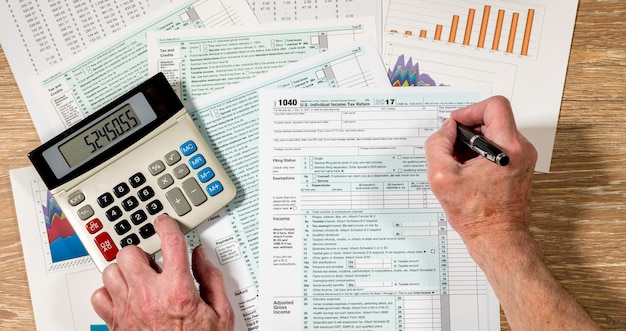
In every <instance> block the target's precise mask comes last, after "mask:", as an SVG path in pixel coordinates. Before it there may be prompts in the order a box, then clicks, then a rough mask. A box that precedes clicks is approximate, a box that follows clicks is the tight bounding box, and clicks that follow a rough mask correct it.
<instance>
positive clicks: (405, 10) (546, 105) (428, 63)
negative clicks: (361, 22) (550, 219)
mask: <svg viewBox="0 0 626 331" xmlns="http://www.w3.org/2000/svg"><path fill="white" fill-rule="evenodd" d="M388 3H389V5H388V7H387V8H385V9H386V10H385V11H386V15H385V23H384V30H383V51H382V53H381V56H382V58H383V62H384V63H385V66H386V67H387V68H388V70H390V73H389V75H390V77H392V76H393V75H394V72H395V74H396V76H395V77H392V78H391V79H392V81H393V82H395V83H397V84H399V85H402V84H403V83H408V82H409V81H411V80H413V81H414V82H415V81H420V80H421V83H419V84H420V85H431V84H436V85H442V84H443V85H453V86H477V85H484V84H488V85H489V86H491V87H492V91H493V93H494V94H501V95H504V96H506V97H508V98H509V99H510V100H511V102H512V106H513V110H514V113H515V119H516V122H517V125H518V126H519V128H520V131H521V132H522V133H523V134H524V135H525V136H526V137H527V138H528V139H529V140H530V141H531V142H532V143H533V144H534V145H535V147H536V148H537V150H538V153H539V160H538V161H537V165H536V167H535V170H536V171H539V172H549V170H550V161H551V158H552V149H553V145H554V137H555V134H556V126H557V122H558V116H559V111H560V108H561V106H560V105H561V97H562V94H563V86H564V83H565V74H566V69H567V62H568V58H569V51H570V46H571V40H572V33H573V29H574V21H575V17H576V9H577V6H578V1H576V0H574V1H569V0H557V1H547V2H546V1H536V0H522V1H496V0H485V1H482V2H480V3H477V2H475V1H469V0H442V1H437V2H433V1H426V0H389V1H388ZM500 15H501V17H502V20H501V22H500V23H499V16H500ZM514 18H515V27H513V26H512V23H513V21H514ZM529 18H530V19H529ZM455 20H456V23H454V21H455ZM468 22H470V24H469V25H468ZM455 25H456V30H454V29H453V28H452V27H453V26H455ZM438 29H441V32H440V33H439V36H438V35H437V30H438ZM452 31H456V33H455V34H454V33H451V32H452ZM511 32H514V33H511ZM422 33H424V34H425V35H424V36H423V37H420V35H421V34H422ZM452 35H454V38H452ZM496 36H499V39H498V38H496ZM526 37H527V38H526ZM494 40H498V41H499V42H496V43H494ZM524 45H527V47H524ZM509 47H510V49H509Z"/></svg>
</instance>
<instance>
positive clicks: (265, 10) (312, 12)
mask: <svg viewBox="0 0 626 331" xmlns="http://www.w3.org/2000/svg"><path fill="white" fill-rule="evenodd" d="M383 2H384V1H383V0H358V1H355V0H336V1H321V0H314V1H312V0H292V1H288V2H287V1H285V2H283V3H281V4H283V5H282V6H281V5H278V6H277V5H276V2H273V3H272V2H270V1H256V0H248V4H249V5H250V7H251V8H252V11H253V12H254V14H255V15H256V17H257V19H258V20H259V22H261V23H263V24H265V23H271V22H292V21H300V22H301V21H317V20H326V19H344V18H353V17H367V16H374V17H376V26H377V28H376V36H377V37H376V40H377V41H378V42H379V43H380V40H381V33H382V26H383V8H384V6H383ZM378 45H379V46H380V44H378Z"/></svg>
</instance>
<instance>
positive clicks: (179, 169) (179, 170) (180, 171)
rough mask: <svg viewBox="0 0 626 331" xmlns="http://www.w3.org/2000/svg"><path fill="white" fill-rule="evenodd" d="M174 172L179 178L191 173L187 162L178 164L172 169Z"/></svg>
mask: <svg viewBox="0 0 626 331" xmlns="http://www.w3.org/2000/svg"><path fill="white" fill-rule="evenodd" d="M172 173H173V174H174V177H176V178H178V179H181V178H184V177H185V176H187V175H189V167H188V166H187V165H186V164H181V165H178V166H176V168H174V169H173V170H172Z"/></svg>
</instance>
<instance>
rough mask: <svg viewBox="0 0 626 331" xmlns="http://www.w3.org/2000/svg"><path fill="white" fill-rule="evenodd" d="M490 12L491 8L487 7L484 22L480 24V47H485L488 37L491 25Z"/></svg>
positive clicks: (484, 12)
mask: <svg viewBox="0 0 626 331" xmlns="http://www.w3.org/2000/svg"><path fill="white" fill-rule="evenodd" d="M489 12H491V6H485V10H484V11H483V21H482V23H481V24H480V35H479V36H478V47H480V48H483V47H485V36H486V35H487V25H488V24H489Z"/></svg>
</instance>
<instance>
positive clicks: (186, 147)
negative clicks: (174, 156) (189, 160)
mask: <svg viewBox="0 0 626 331" xmlns="http://www.w3.org/2000/svg"><path fill="white" fill-rule="evenodd" d="M197 150H198V146H196V143H194V142H193V140H189V141H187V142H186V143H184V144H182V145H180V151H181V152H182V153H183V155H184V156H189V155H191V154H192V153H195V151H197Z"/></svg>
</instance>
